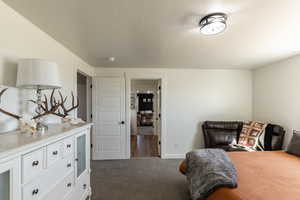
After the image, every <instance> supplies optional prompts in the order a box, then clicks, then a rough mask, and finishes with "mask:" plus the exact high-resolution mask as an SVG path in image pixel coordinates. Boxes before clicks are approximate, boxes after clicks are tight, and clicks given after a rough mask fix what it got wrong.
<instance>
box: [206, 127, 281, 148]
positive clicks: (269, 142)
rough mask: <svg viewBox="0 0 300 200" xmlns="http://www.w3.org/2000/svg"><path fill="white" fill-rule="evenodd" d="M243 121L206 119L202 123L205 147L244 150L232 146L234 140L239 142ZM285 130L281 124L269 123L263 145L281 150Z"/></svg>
mask: <svg viewBox="0 0 300 200" xmlns="http://www.w3.org/2000/svg"><path fill="white" fill-rule="evenodd" d="M242 128H243V122H239V121H206V122H204V123H203V124H202V130H203V134H204V141H205V148H221V149H224V150H225V151H244V150H243V149H236V148H231V147H230V144H231V143H232V142H233V140H236V142H238V140H239V136H240V133H241V130H242ZM284 134H285V131H284V129H283V128H282V127H281V126H279V125H274V124H268V125H267V127H266V130H265V137H264V138H263V141H262V143H263V144H262V145H263V146H264V150H266V151H274V150H281V149H282V144H283V139H284Z"/></svg>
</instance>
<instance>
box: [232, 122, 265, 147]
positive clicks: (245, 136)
mask: <svg viewBox="0 0 300 200" xmlns="http://www.w3.org/2000/svg"><path fill="white" fill-rule="evenodd" d="M266 125H267V124H265V123H262V122H257V121H249V122H245V123H244V125H243V129H242V131H241V134H240V138H239V141H238V145H239V146H243V147H246V148H251V149H257V147H258V139H259V137H260V136H261V134H262V133H263V132H264V130H265V128H266Z"/></svg>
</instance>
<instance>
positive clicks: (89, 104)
mask: <svg viewBox="0 0 300 200" xmlns="http://www.w3.org/2000/svg"><path fill="white" fill-rule="evenodd" d="M78 73H79V74H81V75H82V76H85V77H86V102H87V103H86V117H87V122H92V121H93V119H92V114H93V103H92V99H93V92H92V88H91V86H92V85H93V77H92V76H90V75H88V74H87V73H85V72H83V71H81V70H79V69H77V70H76V84H75V85H76V87H75V91H76V96H78V93H77V91H78V83H77V79H78V76H77V74H78ZM79 103H80V102H79ZM77 114H78V111H77V109H76V110H75V116H76V117H77Z"/></svg>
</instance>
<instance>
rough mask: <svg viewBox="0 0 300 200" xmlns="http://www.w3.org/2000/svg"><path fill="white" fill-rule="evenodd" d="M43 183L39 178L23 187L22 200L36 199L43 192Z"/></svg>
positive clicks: (39, 197)
mask: <svg viewBox="0 0 300 200" xmlns="http://www.w3.org/2000/svg"><path fill="white" fill-rule="evenodd" d="M45 189H46V188H45V184H43V183H42V182H41V180H40V179H37V180H34V181H32V182H30V183H29V184H27V185H25V186H24V187H23V191H22V193H23V199H22V200H38V199H41V197H42V195H43V194H44V193H45Z"/></svg>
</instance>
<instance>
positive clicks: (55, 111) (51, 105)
mask: <svg viewBox="0 0 300 200" xmlns="http://www.w3.org/2000/svg"><path fill="white" fill-rule="evenodd" d="M54 92H55V89H53V90H52V93H51V95H50V100H48V98H47V96H46V95H44V101H42V106H41V108H42V110H43V113H38V112H37V115H36V116H34V117H33V118H32V119H37V118H40V117H43V116H45V115H50V114H52V115H56V116H59V117H62V118H65V117H67V116H68V115H69V113H70V112H71V111H72V110H74V109H76V108H78V107H79V98H78V97H77V103H76V104H75V97H74V94H73V92H72V93H71V95H72V106H71V107H70V108H66V106H65V103H66V102H67V98H68V97H67V96H66V97H63V95H62V93H61V92H60V91H58V93H59V96H60V101H57V100H56V99H55V97H54ZM30 101H31V102H32V103H35V104H37V102H36V101H34V100H30Z"/></svg>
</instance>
